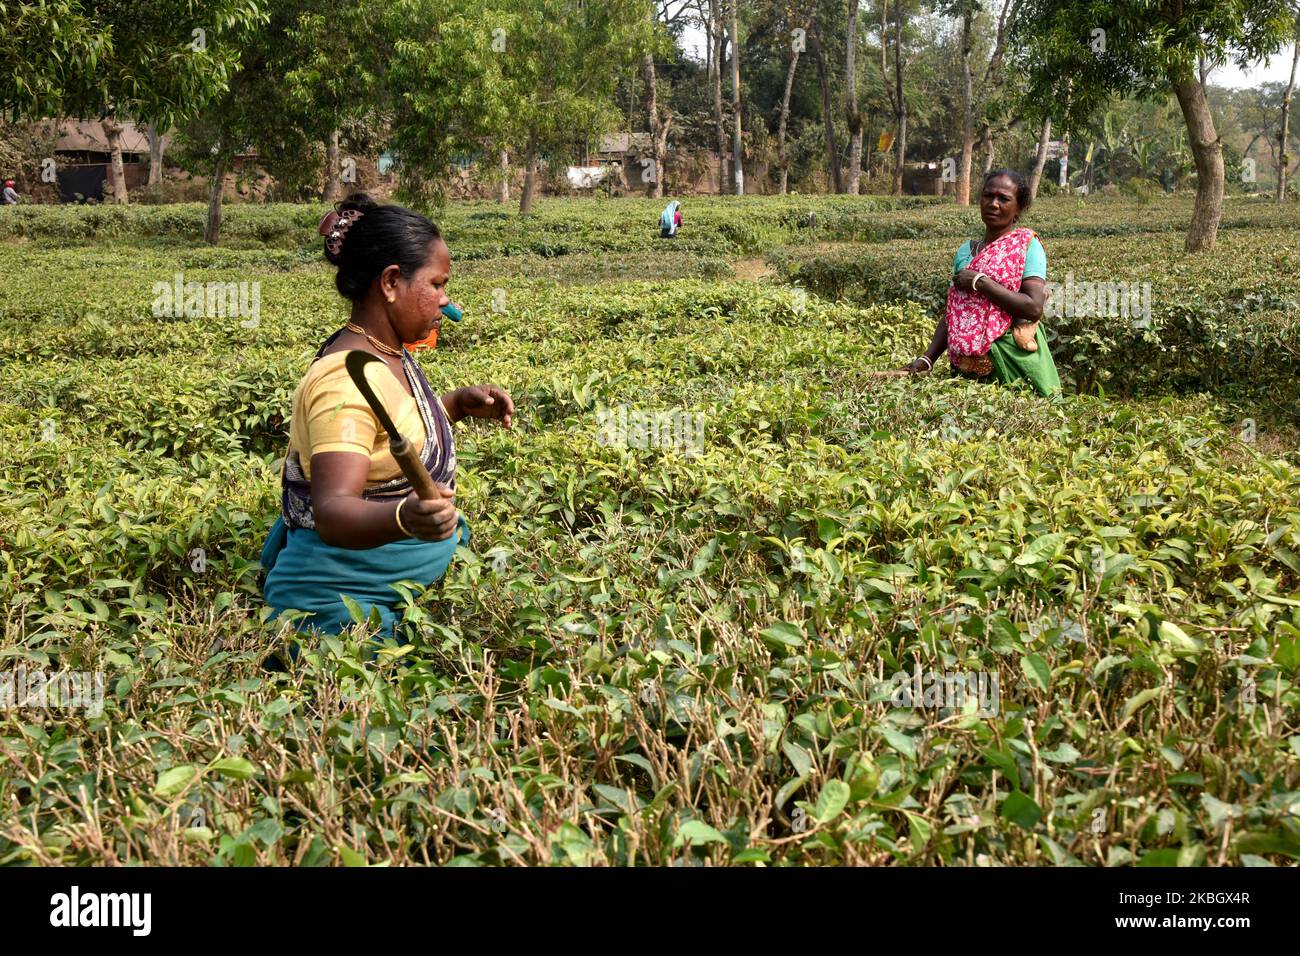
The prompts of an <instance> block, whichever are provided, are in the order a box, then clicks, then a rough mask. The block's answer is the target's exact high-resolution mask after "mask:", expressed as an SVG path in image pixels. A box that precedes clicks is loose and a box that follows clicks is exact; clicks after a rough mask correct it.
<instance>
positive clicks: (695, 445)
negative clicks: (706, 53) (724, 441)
mask: <svg viewBox="0 0 1300 956" xmlns="http://www.w3.org/2000/svg"><path fill="white" fill-rule="evenodd" d="M596 420H597V423H598V424H599V426H600V432H599V433H598V434H597V435H596V441H597V442H598V443H599V444H601V445H604V446H610V445H612V446H614V447H617V448H671V449H675V450H677V451H680V452H681V453H682V454H683V455H686V456H687V457H695V456H696V455H701V454H703V453H704V414H703V413H702V412H688V411H686V410H685V409H681V408H670V409H667V410H663V411H642V410H640V409H635V408H632V409H629V408H628V407H627V406H626V405H620V406H618V407H617V408H601V409H597V411H596Z"/></svg>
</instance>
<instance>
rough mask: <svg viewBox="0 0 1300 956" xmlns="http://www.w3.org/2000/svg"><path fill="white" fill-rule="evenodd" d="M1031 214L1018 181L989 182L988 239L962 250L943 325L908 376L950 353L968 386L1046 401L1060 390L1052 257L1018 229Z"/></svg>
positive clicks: (984, 206) (984, 208)
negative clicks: (995, 387)
mask: <svg viewBox="0 0 1300 956" xmlns="http://www.w3.org/2000/svg"><path fill="white" fill-rule="evenodd" d="M1028 208H1029V186H1028V185H1027V184H1026V183H1025V180H1024V177H1022V176H1021V175H1020V174H1019V173H1017V172H1015V171H1014V170H1011V169H996V170H994V171H993V172H991V173H989V174H988V175H987V176H985V177H984V187H983V190H982V191H981V194H980V218H982V219H983V220H984V238H983V239H981V240H979V241H978V242H975V241H968V242H966V243H965V244H963V245H962V247H961V248H960V249H958V250H957V255H956V257H955V258H954V260H953V280H952V285H951V287H949V289H948V305H947V308H946V309H945V310H944V317H943V318H942V319H940V320H939V325H938V327H937V328H935V330H934V336H933V338H931V339H930V347H929V348H927V349H926V350H925V353H924V354H922V355H919V356H917V357H916V358H915V359H913V360H912V361H911V362H910V363H909V364H908V365H907V366H906V368H905V371H908V372H912V373H914V374H918V375H920V374H925V373H927V372H929V371H930V370H931V369H932V368H934V363H935V362H937V361H938V360H939V357H940V356H941V355H943V353H944V352H945V351H946V352H947V353H948V361H949V363H950V364H951V365H952V368H953V371H954V372H956V373H957V374H959V375H962V376H965V377H967V378H973V379H977V380H980V381H993V380H996V381H999V382H1001V383H1003V384H1004V385H1007V384H1010V383H1011V382H1014V381H1017V380H1019V379H1026V380H1028V381H1029V382H1030V383H1031V384H1032V385H1033V386H1034V389H1035V390H1036V391H1037V392H1038V393H1039V394H1040V395H1051V394H1053V393H1056V392H1059V391H1060V390H1061V380H1060V377H1059V376H1058V375H1057V372H1056V363H1055V362H1053V361H1052V353H1051V351H1050V350H1049V349H1048V347H1047V338H1046V336H1045V335H1044V334H1043V330H1042V329H1041V328H1040V327H1039V320H1040V319H1041V318H1042V317H1043V301H1044V298H1045V297H1046V288H1045V286H1046V281H1047V254H1046V253H1045V252H1044V251H1043V244H1042V242H1040V241H1039V239H1038V237H1037V236H1036V235H1035V234H1034V231H1033V230H1032V229H1026V228H1024V227H1020V226H1017V225H1016V223H1017V222H1018V221H1019V219H1020V217H1021V215H1023V214H1024V212H1025V210H1026V209H1028Z"/></svg>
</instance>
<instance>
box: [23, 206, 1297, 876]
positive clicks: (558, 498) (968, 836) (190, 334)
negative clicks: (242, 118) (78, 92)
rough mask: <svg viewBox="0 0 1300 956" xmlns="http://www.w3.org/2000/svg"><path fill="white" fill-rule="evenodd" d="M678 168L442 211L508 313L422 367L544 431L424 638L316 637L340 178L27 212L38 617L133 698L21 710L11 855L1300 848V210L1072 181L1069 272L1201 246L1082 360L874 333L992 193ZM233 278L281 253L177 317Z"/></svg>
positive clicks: (1086, 329) (497, 312)
mask: <svg viewBox="0 0 1300 956" xmlns="http://www.w3.org/2000/svg"><path fill="white" fill-rule="evenodd" d="M660 206H661V203H660V202H657V201H654V200H639V199H638V200H628V199H624V200H582V201H579V200H559V199H554V200H544V201H542V202H541V203H540V204H539V209H538V212H537V213H536V214H535V215H532V216H529V217H523V218H521V217H519V216H517V215H514V214H507V213H505V212H502V211H500V207H497V206H496V205H495V204H491V203H467V204H457V205H453V206H450V207H448V208H446V209H444V210H438V211H435V212H434V217H435V219H436V221H437V222H438V223H439V224H440V226H441V227H442V229H443V231H444V233H445V234H446V236H447V238H448V241H449V244H450V247H451V251H452V256H453V271H452V281H451V284H450V286H449V288H448V291H449V293H450V295H451V296H452V298H453V299H454V300H456V301H457V302H458V303H460V304H461V305H462V306H463V307H464V309H465V312H466V318H465V321H463V322H461V323H459V324H452V323H446V324H445V325H444V326H443V329H442V333H441V338H440V340H439V343H438V348H437V350H436V351H432V352H430V351H422V352H420V353H418V354H419V356H420V361H421V363H422V364H423V366H424V368H425V370H426V372H427V374H428V376H429V379H430V381H431V382H433V383H434V385H435V387H442V388H451V387H455V386H459V385H466V384H475V383H481V382H494V383H497V384H500V385H502V386H503V387H505V388H507V389H508V390H510V392H511V393H512V394H513V396H514V398H515V401H516V403H517V406H518V413H517V415H516V419H515V423H514V427H512V428H511V429H509V430H504V429H500V428H496V427H494V426H491V425H489V424H487V423H482V422H474V421H471V420H466V421H464V422H462V423H460V424H459V425H457V426H456V431H457V442H458V445H457V454H458V459H459V472H458V496H457V501H458V507H459V508H460V510H461V511H462V513H463V514H464V515H465V517H466V519H467V520H468V522H469V524H470V526H471V528H472V530H473V541H472V547H471V548H462V549H460V550H459V551H458V552H457V555H456V557H455V559H454V560H453V563H452V566H451V569H450V571H449V572H448V573H447V575H446V577H445V578H444V579H443V580H441V581H439V582H438V583H437V584H435V585H434V586H432V587H429V588H422V587H420V586H417V585H415V584H413V583H410V582H407V583H404V584H399V585H397V587H398V588H399V590H400V593H401V594H402V599H403V602H404V605H405V610H404V615H405V618H406V620H407V622H408V623H409V624H410V625H411V633H413V635H414V640H413V641H412V642H411V643H407V644H397V643H395V642H393V641H391V640H389V641H386V642H385V643H384V644H383V646H382V649H381V650H380V651H379V653H378V654H377V655H376V654H374V653H373V647H374V645H373V644H371V643H368V641H367V638H368V628H369V625H364V626H363V627H361V628H358V629H357V630H356V631H355V632H354V633H353V634H352V635H350V636H345V637H339V638H327V639H324V640H311V641H307V640H304V641H303V643H302V647H301V653H300V654H299V656H298V658H297V660H296V661H295V662H293V663H292V664H290V665H289V666H288V669H287V670H285V671H283V672H277V671H273V670H269V669H268V668H267V667H266V666H265V661H266V658H267V657H268V655H270V654H271V653H272V651H274V650H275V649H276V648H277V647H278V646H279V645H280V644H281V642H282V641H283V640H285V639H286V638H290V637H292V635H293V633H294V631H293V621H292V620H289V621H281V622H278V623H277V622H276V621H274V620H271V619H270V612H269V609H267V608H266V607H265V605H264V604H263V603H262V601H261V592H260V582H259V574H260V570H261V569H260V566H259V563H258V555H259V552H260V550H261V547H262V543H263V541H264V539H265V536H266V533H267V530H268V529H269V527H270V526H271V524H272V522H273V521H274V519H275V517H276V515H277V514H278V511H279V507H280V488H279V463H280V459H282V458H283V455H284V453H285V446H286V442H287V440H288V422H287V419H288V415H289V411H290V396H291V395H292V393H293V390H294V388H295V386H296V385H297V383H298V381H299V379H300V377H301V376H302V374H303V373H304V371H305V369H306V366H307V363H308V361H309V360H310V358H311V356H312V355H313V353H314V352H315V350H316V348H317V347H318V346H319V344H320V343H321V342H322V341H323V340H324V338H325V337H326V336H327V335H328V334H329V333H331V332H332V331H334V330H335V329H337V328H338V327H339V326H340V325H341V324H342V323H343V321H345V320H346V317H347V313H346V310H345V308H344V303H343V300H342V299H341V298H340V297H339V296H338V294H337V293H336V292H335V290H334V286H333V272H332V270H331V269H329V268H328V266H327V265H326V263H325V262H324V261H323V258H322V256H321V248H320V245H319V243H320V238H319V237H318V236H317V235H316V226H317V223H318V222H319V221H320V217H321V215H322V213H323V212H324V209H325V207H323V206H308V205H300V206H289V205H269V206H258V207H254V206H235V207H232V208H230V209H228V210H227V219H226V223H225V232H224V235H223V243H222V245H220V246H217V247H211V246H207V245H204V244H203V242H202V238H201V237H202V232H203V222H204V215H205V209H204V208H203V207H201V206H199V205H179V206H154V207H129V208H115V209H114V208H108V207H75V208H74V207H63V208H40V207H32V206H27V207H19V208H15V209H5V210H3V215H0V274H2V275H3V276H4V281H3V283H0V361H2V362H3V365H4V389H3V393H2V394H0V568H2V569H3V583H0V608H2V609H3V610H2V611H0V614H2V615H3V628H4V631H3V637H2V638H0V657H3V659H4V661H3V665H4V669H5V671H6V672H7V673H11V674H12V673H16V672H19V671H20V669H21V672H22V673H25V674H40V673H45V674H52V673H55V672H78V673H84V674H88V675H101V678H102V691H103V696H102V702H101V705H100V706H97V707H89V708H81V709H78V710H71V711H70V710H60V709H56V708H44V709H42V708H32V707H18V708H14V707H9V708H5V709H0V765H2V766H3V770H0V864H46V865H48V864H101V865H102V864H142V863H143V864H150V865H176V864H190V865H193V864H197V865H218V866H253V865H278V864H296V865H303V866H328V865H347V866H364V865H377V864H390V865H400V864H413V863H419V864H425V863H429V864H444V865H445V864H452V865H465V866H477V865H522V864H529V865H536V864H561V865H564V864H600V865H643V864H653V865H662V864H672V865H751V866H752V865H773V866H775V865H780V866H792V865H812V864H876V865H920V864H928V865H934V864H939V865H950V866H1000V865H1026V864H1027V865H1053V864H1054V865H1071V866H1074V865H1084V866H1104V865H1109V866H1117V865H1137V866H1143V865H1153V864H1154V865H1169V866H1172V865H1180V866H1204V865H1221V864H1230V865H1249V866H1275V865H1290V864H1294V863H1295V861H1297V860H1300V816H1298V814H1300V719H1298V718H1297V705H1300V689H1297V686H1296V680H1297V673H1298V670H1300V452H1297V447H1298V446H1300V418H1298V417H1297V416H1298V413H1300V405H1298V402H1300V386H1297V383H1298V382H1300V374H1297V373H1298V371H1300V369H1298V368H1297V362H1298V357H1300V232H1297V230H1296V229H1295V228H1294V217H1295V211H1294V208H1290V207H1288V206H1285V205H1283V206H1277V205H1273V204H1271V203H1267V202H1263V201H1255V200H1250V199H1246V198H1229V199H1228V200H1227V201H1226V205H1225V211H1224V221H1223V224H1222V229H1221V232H1220V236H1219V244H1218V246H1217V248H1216V250H1215V251H1214V252H1212V253H1209V254H1206V255H1202V256H1198V257H1195V258H1191V257H1187V256H1185V255H1184V254H1183V252H1182V242H1183V234H1184V231H1185V229H1186V223H1187V220H1188V218H1189V217H1190V215H1191V202H1190V200H1189V199H1173V198H1171V199H1163V198H1155V199H1152V200H1150V201H1147V202H1139V201H1137V200H1135V199H1128V198H1092V199H1088V200H1086V201H1079V200H1076V199H1072V198H1047V199H1044V200H1043V201H1042V202H1040V203H1038V204H1036V205H1035V206H1034V208H1033V210H1032V211H1031V214H1030V216H1029V218H1028V219H1027V223H1028V224H1029V225H1031V226H1032V227H1033V228H1034V229H1035V230H1036V231H1037V232H1038V233H1039V235H1040V237H1041V238H1042V241H1043V244H1044V246H1045V247H1046V250H1047V255H1048V268H1049V279H1053V280H1056V281H1060V282H1065V281H1066V277H1067V274H1068V275H1070V276H1072V281H1074V282H1103V281H1112V280H1113V281H1126V282H1129V283H1135V284H1138V285H1141V284H1143V283H1149V289H1148V290H1147V293H1146V294H1147V296H1148V299H1147V301H1148V302H1149V310H1148V314H1144V315H1143V316H1142V317H1141V320H1140V321H1136V320H1134V317H1131V316H1130V317H1122V316H1113V315H1109V314H1103V315H1095V316H1093V317H1083V318H1079V317H1061V318H1059V319H1056V318H1049V319H1047V320H1045V324H1046V325H1048V326H1050V327H1051V339H1052V343H1053V344H1052V349H1053V353H1054V355H1056V358H1057V362H1058V365H1059V367H1060V369H1061V376H1062V379H1063V381H1064V382H1065V383H1066V390H1065V394H1064V396H1063V397H1062V398H1061V399H1060V400H1059V401H1050V400H1045V399H1040V398H1038V397H1036V396H1035V395H1034V394H1033V393H1032V392H1031V391H1028V390H1021V389H1015V388H1000V387H996V386H983V385H980V384H976V383H972V382H968V381H965V380H963V379H959V378H955V377H952V376H950V375H949V374H948V373H947V371H946V370H945V369H944V368H942V367H941V368H940V369H938V370H936V374H933V375H930V376H922V377H918V378H915V379H887V378H881V377H876V376H873V375H872V373H873V372H875V371H880V370H885V369H890V368H898V367H900V366H901V365H902V364H904V363H905V362H907V361H909V360H910V359H911V358H912V357H914V356H915V355H916V354H917V353H918V352H919V351H921V350H922V349H923V348H924V346H925V344H926V343H927V342H928V341H929V336H930V333H931V331H932V330H933V327H934V322H935V319H936V317H937V315H938V314H939V312H938V310H939V308H940V306H941V303H942V296H943V293H944V290H945V288H946V286H947V282H948V277H949V275H950V273H951V266H952V257H953V253H954V251H955V249H956V248H957V246H958V245H959V244H960V243H961V242H962V241H963V240H964V239H967V238H972V237H978V236H979V235H980V234H981V228H982V227H981V226H980V223H979V219H978V213H977V211H976V210H975V209H974V208H971V209H967V210H961V209H957V208H954V207H953V206H952V205H949V204H939V202H938V201H937V200H929V199H924V198H902V199H890V198H874V197H856V196H854V197H849V196H832V197H817V198H810V197H799V196H786V197H777V196H772V197H745V198H744V199H743V200H739V199H730V198H708V199H690V200H687V201H686V203H685V205H684V214H685V226H684V227H683V230H682V232H681V234H680V236H678V237H677V238H675V239H672V240H661V239H659V238H658V232H657V228H656V219H657V215H658V211H659V208H660ZM178 277H180V279H178ZM181 280H183V281H184V282H192V281H199V282H203V283H216V282H220V283H234V284H236V285H237V284H239V283H247V284H248V285H247V287H246V289H248V290H252V292H253V293H255V296H254V297H253V298H252V299H251V300H250V298H249V297H248V296H247V295H246V297H245V299H244V300H243V306H244V311H242V312H241V313H240V314H239V315H237V316H236V315H231V314H228V313H225V312H219V314H212V310H210V309H207V310H205V313H204V314H201V315H189V314H185V313H184V312H183V311H180V310H172V311H173V312H174V313H175V312H178V311H179V312H180V314H173V315H167V314H163V315H157V314H155V313H156V312H157V311H158V310H157V309H156V308H155V306H156V303H157V300H158V296H159V293H158V292H157V291H156V286H157V285H159V284H161V285H166V286H170V285H172V284H173V283H174V282H176V281H181ZM232 301H233V300H232ZM251 302H255V303H256V306H255V314H253V315H252V316H251V317H250V316H249V314H248V312H247V307H248V306H249V305H250V304H251ZM208 304H209V305H210V304H211V302H209V303H208ZM1094 311H1098V312H1100V311H1104V310H1100V309H1097V310H1094ZM941 365H942V363H941ZM612 423H614V424H617V426H618V429H621V430H622V431H620V432H619V437H620V440H612V438H611V424H612ZM0 691H3V688H0ZM954 691H956V693H954Z"/></svg>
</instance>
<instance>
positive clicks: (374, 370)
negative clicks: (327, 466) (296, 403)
mask: <svg viewBox="0 0 1300 956" xmlns="http://www.w3.org/2000/svg"><path fill="white" fill-rule="evenodd" d="M366 380H367V381H368V382H369V383H370V387H371V388H373V389H374V391H375V394H376V395H378V396H379V399H380V401H382V402H383V403H384V407H385V408H394V407H396V402H397V400H398V399H399V398H400V397H404V396H405V391H403V390H402V388H401V386H400V385H399V384H398V383H397V381H396V379H394V378H393V376H392V375H391V374H390V373H389V371H388V369H387V368H386V367H385V366H383V365H380V364H379V363H374V364H372V365H370V366H367V368H366ZM386 380H387V381H386ZM394 388H396V389H397V390H399V391H402V396H394V395H393V394H392V391H393V389H394ZM303 411H304V413H305V417H306V425H307V438H308V444H309V448H308V449H307V455H308V456H311V455H316V454H319V453H321V452H327V451H347V452H355V453H356V454H358V455H365V456H366V457H367V458H369V457H370V456H371V454H372V453H373V452H374V451H375V450H376V446H377V445H378V444H381V443H382V444H384V445H385V447H386V438H387V436H386V435H384V434H382V432H383V428H382V426H381V425H380V424H379V419H377V418H376V417H375V413H374V412H372V411H371V410H370V406H369V405H368V404H366V400H365V399H364V398H363V397H362V396H361V392H360V391H359V390H358V389H357V387H356V385H355V384H354V383H353V381H352V378H351V376H350V375H348V371H347V368H346V367H344V366H343V365H342V364H340V365H339V366H338V367H337V368H333V369H330V370H329V371H327V372H324V373H322V374H321V375H320V376H319V377H318V378H317V379H316V380H315V381H313V382H311V383H310V384H309V385H308V387H307V390H306V394H305V395H304V396H303Z"/></svg>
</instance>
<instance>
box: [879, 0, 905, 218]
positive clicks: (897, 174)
mask: <svg viewBox="0 0 1300 956" xmlns="http://www.w3.org/2000/svg"><path fill="white" fill-rule="evenodd" d="M904 3H905V0H894V18H893V29H892V31H891V29H890V23H889V2H888V0H882V2H881V4H880V77H881V79H882V80H883V82H884V85H885V92H886V93H887V94H888V96H889V105H890V107H891V108H892V109H893V111H894V179H893V190H892V191H893V194H894V195H895V196H901V195H903V163H904V161H905V160H906V158H907V94H906V93H905V91H904V88H903V65H904V63H903V21H904V19H905V16H906V15H905V13H904V10H903V6H904ZM891 33H892V36H891ZM891 41H892V43H893V46H894V69H893V76H892V77H891V76H890V69H889V45H890V43H891Z"/></svg>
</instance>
